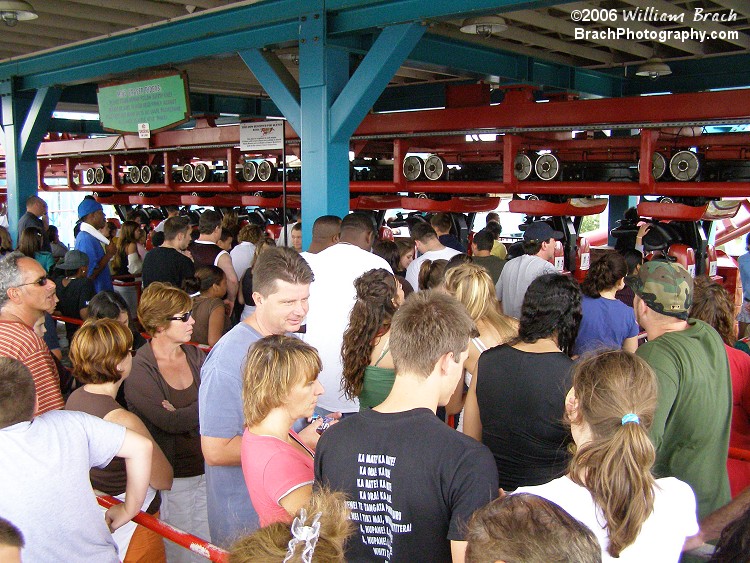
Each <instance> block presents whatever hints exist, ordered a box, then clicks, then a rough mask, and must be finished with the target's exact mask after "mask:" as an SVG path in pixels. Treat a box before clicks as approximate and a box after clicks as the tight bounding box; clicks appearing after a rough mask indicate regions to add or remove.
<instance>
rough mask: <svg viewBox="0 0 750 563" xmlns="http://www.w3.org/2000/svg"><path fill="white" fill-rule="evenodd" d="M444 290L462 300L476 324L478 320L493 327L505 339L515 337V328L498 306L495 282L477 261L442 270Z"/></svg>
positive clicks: (516, 334)
mask: <svg viewBox="0 0 750 563" xmlns="http://www.w3.org/2000/svg"><path fill="white" fill-rule="evenodd" d="M445 289H446V291H448V293H450V294H451V295H452V296H453V297H455V298H456V299H458V300H459V301H460V302H461V303H463V305H464V307H466V310H467V311H468V313H469V316H470V317H471V318H472V320H473V321H474V322H475V323H478V322H479V320H480V319H481V320H482V321H483V322H486V323H487V324H488V325H490V326H492V327H494V328H495V330H496V331H497V332H498V334H499V335H500V336H501V337H502V338H503V340H504V341H505V342H507V341H508V340H510V339H512V338H515V337H516V336H518V327H517V325H516V323H515V322H514V321H513V320H511V318H510V317H508V316H506V315H503V314H502V313H501V312H500V311H499V309H498V306H497V297H496V296H495V285H494V284H493V283H492V278H491V277H490V275H489V274H488V273H487V270H485V269H484V268H482V267H481V266H478V265H476V264H461V265H460V266H456V267H455V268H451V269H450V270H448V271H447V272H446V273H445Z"/></svg>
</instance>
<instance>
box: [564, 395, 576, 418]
mask: <svg viewBox="0 0 750 563" xmlns="http://www.w3.org/2000/svg"><path fill="white" fill-rule="evenodd" d="M565 415H566V416H567V417H568V420H569V421H570V422H575V421H576V420H577V419H578V398H577V397H576V393H575V391H574V390H573V388H572V387H571V388H570V391H568V394H567V395H566V396H565Z"/></svg>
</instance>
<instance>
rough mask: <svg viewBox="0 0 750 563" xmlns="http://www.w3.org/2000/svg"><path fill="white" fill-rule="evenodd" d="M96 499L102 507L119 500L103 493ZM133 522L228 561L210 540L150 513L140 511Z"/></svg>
mask: <svg viewBox="0 0 750 563" xmlns="http://www.w3.org/2000/svg"><path fill="white" fill-rule="evenodd" d="M96 500H97V501H99V504H100V505H101V506H103V507H104V508H109V507H111V506H114V505H116V504H120V501H119V500H117V499H116V498H115V497H112V496H109V495H105V494H97V495H96ZM133 522H135V523H136V524H140V525H141V526H143V527H144V528H148V529H149V530H151V531H153V532H156V533H157V534H159V535H160V536H162V537H164V538H166V539H168V540H169V541H173V542H174V543H176V544H177V545H181V546H182V547H184V548H186V549H189V550H190V551H192V552H193V553H197V554H198V555H201V556H203V557H205V558H206V559H208V560H210V561H216V562H218V563H227V562H228V561H229V552H227V551H225V550H223V549H221V548H220V547H217V546H215V545H214V544H212V543H210V542H207V541H206V540H202V539H201V538H199V537H197V536H194V535H193V534H188V533H187V532H183V531H182V530H178V529H177V528H175V527H174V526H170V525H169V524H167V523H166V522H162V521H161V520H159V519H158V518H155V517H153V516H151V515H150V514H146V513H145V512H140V513H139V514H137V515H136V516H135V518H133Z"/></svg>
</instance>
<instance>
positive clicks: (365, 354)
mask: <svg viewBox="0 0 750 563" xmlns="http://www.w3.org/2000/svg"><path fill="white" fill-rule="evenodd" d="M354 288H355V289H356V291H357V300H356V301H355V302H354V306H353V307H352V311H351V313H350V314H349V326H347V327H346V330H345V331H344V340H343V344H342V346H341V359H342V361H343V370H344V371H343V382H344V393H346V396H347V397H348V398H352V397H356V396H358V395H359V394H360V392H361V391H362V382H363V381H364V377H365V368H366V367H367V366H368V365H370V357H371V355H372V349H373V348H374V347H375V340H376V338H377V336H378V335H379V334H384V333H386V332H388V329H389V328H390V324H391V319H392V318H393V314H394V313H395V312H396V309H397V308H398V307H397V306H396V302H395V299H396V295H397V286H396V279H395V278H394V277H393V274H391V273H390V272H389V271H388V270H384V269H382V268H379V269H376V270H370V271H369V272H365V273H364V274H362V275H361V276H360V277H358V278H357V279H356V280H354Z"/></svg>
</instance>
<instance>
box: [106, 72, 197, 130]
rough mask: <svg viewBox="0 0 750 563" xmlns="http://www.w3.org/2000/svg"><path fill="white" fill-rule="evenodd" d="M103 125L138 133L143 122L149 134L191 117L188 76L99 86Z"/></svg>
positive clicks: (163, 76) (107, 127) (107, 128)
mask: <svg viewBox="0 0 750 563" xmlns="http://www.w3.org/2000/svg"><path fill="white" fill-rule="evenodd" d="M96 97H97V101H98V103H99V120H100V121H101V122H102V127H103V128H104V129H106V130H108V131H115V132H118V133H138V134H139V135H140V136H141V137H142V133H141V131H144V129H143V128H142V127H141V125H142V124H147V125H148V131H149V132H150V133H156V132H157V131H163V130H165V129H169V128H171V127H174V126H175V125H179V124H180V123H185V122H186V121H188V120H189V119H190V102H189V97H188V85H187V75H186V74H185V73H177V74H175V73H170V74H167V75H164V74H161V75H157V76H154V77H153V78H149V79H146V80H139V81H137V82H125V83H113V84H107V85H104V86H100V87H99V88H98V89H97V92H96Z"/></svg>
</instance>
